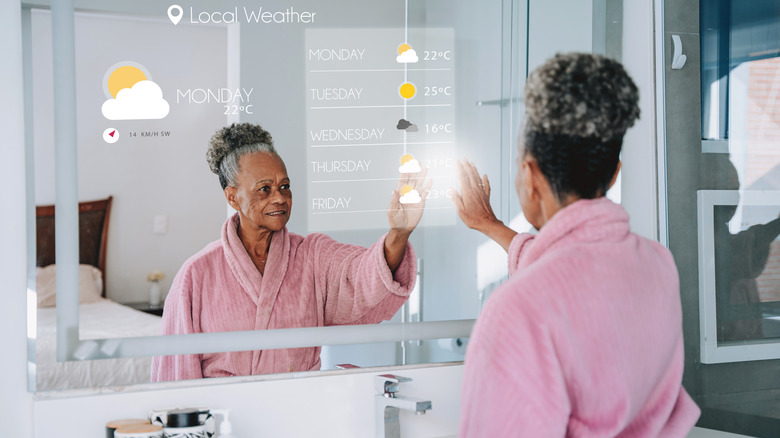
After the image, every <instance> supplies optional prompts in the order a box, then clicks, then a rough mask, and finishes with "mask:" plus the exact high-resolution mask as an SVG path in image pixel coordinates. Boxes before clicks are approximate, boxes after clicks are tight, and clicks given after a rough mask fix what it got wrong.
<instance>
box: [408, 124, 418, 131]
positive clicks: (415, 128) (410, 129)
mask: <svg viewBox="0 0 780 438" xmlns="http://www.w3.org/2000/svg"><path fill="white" fill-rule="evenodd" d="M419 131H420V128H418V127H417V125H415V124H414V123H412V124H411V125H409V127H408V128H406V132H419Z"/></svg>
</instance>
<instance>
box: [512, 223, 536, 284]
mask: <svg viewBox="0 0 780 438" xmlns="http://www.w3.org/2000/svg"><path fill="white" fill-rule="evenodd" d="M534 237H536V236H534V235H533V234H528V233H519V234H517V235H516V236H515V237H514V238H513V239H512V243H510V244H509V251H508V253H509V275H510V276H511V275H513V274H514V273H515V271H517V267H518V265H519V264H520V255H521V254H522V253H523V250H524V249H525V248H526V247H527V246H528V245H529V244H530V243H531V242H533V241H534Z"/></svg>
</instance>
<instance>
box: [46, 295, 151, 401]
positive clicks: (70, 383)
mask: <svg viewBox="0 0 780 438" xmlns="http://www.w3.org/2000/svg"><path fill="white" fill-rule="evenodd" d="M160 321H161V318H160V317H158V316H155V315H150V314H148V313H144V312H140V311H138V310H135V309H131V308H130V307H127V306H123V305H121V304H118V303H116V302H114V301H111V300H106V299H101V300H100V301H98V302H94V303H88V304H81V305H79V337H80V339H81V340H86V339H105V338H128V337H136V336H155V335H158V334H159V331H160ZM56 333H57V326H56V309H55V308H53V307H52V308H39V309H38V336H37V339H36V342H35V351H36V383H37V390H38V391H52V390H61V389H75V388H93V387H104V386H125V385H133V384H136V383H146V382H149V373H150V369H151V368H150V367H151V361H152V358H151V357H132V358H122V359H102V360H87V361H78V362H57V361H56V357H57V356H56Z"/></svg>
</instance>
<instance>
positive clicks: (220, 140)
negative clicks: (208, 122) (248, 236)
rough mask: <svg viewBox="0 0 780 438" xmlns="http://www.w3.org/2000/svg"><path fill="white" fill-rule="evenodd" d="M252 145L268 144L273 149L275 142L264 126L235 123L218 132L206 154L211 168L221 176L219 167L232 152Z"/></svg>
mask: <svg viewBox="0 0 780 438" xmlns="http://www.w3.org/2000/svg"><path fill="white" fill-rule="evenodd" d="M252 144H266V145H268V146H271V147H273V145H274V140H273V138H272V137H271V134H270V133H269V132H268V131H266V130H265V129H263V127H262V126H260V125H254V124H251V123H233V124H232V125H230V126H226V127H224V128H222V129H220V130H218V131H217V132H216V133H214V135H213V136H212V137H211V140H210V141H209V149H208V151H207V152H206V161H208V163H209V168H210V169H211V171H212V172H214V173H216V174H217V175H219V166H220V164H221V163H222V160H224V159H225V157H226V156H227V155H228V154H229V153H230V152H231V151H233V150H236V149H238V148H240V147H242V146H247V145H252Z"/></svg>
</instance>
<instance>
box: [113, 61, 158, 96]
mask: <svg viewBox="0 0 780 438" xmlns="http://www.w3.org/2000/svg"><path fill="white" fill-rule="evenodd" d="M151 80H152V75H151V74H149V70H147V69H146V67H144V66H142V65H141V64H138V63H136V62H132V61H124V62H118V63H116V64H114V65H112V66H111V67H110V68H109V69H108V70H107V71H106V74H105V75H104V77H103V87H104V89H103V91H104V92H105V94H106V98H108V99H112V98H113V99H115V98H116V95H117V94H119V92H120V91H121V90H124V89H125V88H133V85H135V84H137V83H138V82H141V81H151Z"/></svg>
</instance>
